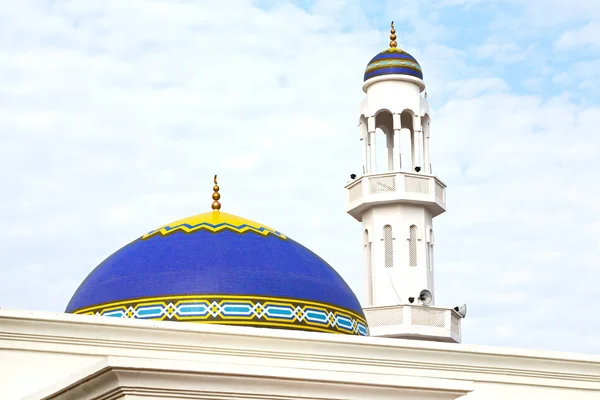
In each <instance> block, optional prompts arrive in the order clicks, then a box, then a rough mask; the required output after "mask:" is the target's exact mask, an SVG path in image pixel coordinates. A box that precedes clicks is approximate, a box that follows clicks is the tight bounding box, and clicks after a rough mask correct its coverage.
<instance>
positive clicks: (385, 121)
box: [375, 110, 394, 172]
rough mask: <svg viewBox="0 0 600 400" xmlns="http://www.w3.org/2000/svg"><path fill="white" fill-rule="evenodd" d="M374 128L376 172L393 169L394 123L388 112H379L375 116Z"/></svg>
mask: <svg viewBox="0 0 600 400" xmlns="http://www.w3.org/2000/svg"><path fill="white" fill-rule="evenodd" d="M375 127H376V133H375V137H376V141H377V149H376V154H377V155H376V157H377V162H376V163H375V164H376V171H377V172H385V171H392V170H393V169H394V154H393V151H394V123H393V118H392V113H391V112H390V111H389V110H381V111H379V112H378V113H377V114H376V115H375Z"/></svg>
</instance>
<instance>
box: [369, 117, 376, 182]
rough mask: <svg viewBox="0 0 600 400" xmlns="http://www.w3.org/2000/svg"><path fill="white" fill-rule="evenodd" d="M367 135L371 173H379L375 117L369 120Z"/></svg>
mask: <svg viewBox="0 0 600 400" xmlns="http://www.w3.org/2000/svg"><path fill="white" fill-rule="evenodd" d="M367 135H368V136H369V146H370V148H369V173H370V174H372V173H374V172H376V171H377V152H376V149H375V146H376V143H375V117H369V118H367Z"/></svg>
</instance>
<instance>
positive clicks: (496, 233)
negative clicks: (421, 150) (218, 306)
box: [0, 0, 600, 352]
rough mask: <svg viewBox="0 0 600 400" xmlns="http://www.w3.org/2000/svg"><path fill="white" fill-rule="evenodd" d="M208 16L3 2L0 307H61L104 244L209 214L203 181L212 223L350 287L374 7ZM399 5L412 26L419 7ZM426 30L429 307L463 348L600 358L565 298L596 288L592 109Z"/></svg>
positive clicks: (181, 9)
mask: <svg viewBox="0 0 600 400" xmlns="http://www.w3.org/2000/svg"><path fill="white" fill-rule="evenodd" d="M207 4H208V3H206V4H204V3H202V2H187V3H184V2H169V1H166V2H165V1H162V2H161V1H157V0H155V1H133V0H128V1H121V0H119V1H116V0H113V1H101V0H98V1H88V0H85V1H74V2H61V1H58V2H52V3H46V2H42V1H29V2H25V1H19V2H10V7H11V8H10V9H9V8H6V7H3V9H2V10H0V13H3V15H4V16H8V18H5V19H4V20H3V21H5V22H6V23H3V24H2V25H1V26H2V28H0V29H2V32H3V34H2V35H0V49H2V50H1V51H0V79H1V80H2V82H1V85H2V88H3V90H2V92H1V93H0V132H1V133H0V135H1V136H0V139H1V141H2V145H1V146H0V167H1V169H0V171H2V172H1V173H0V180H1V181H2V184H3V194H4V195H3V197H2V200H3V203H2V207H0V218H2V221H3V222H4V225H5V229H4V230H3V231H2V233H1V234H0V235H1V240H0V243H1V244H0V253H2V254H3V255H4V258H3V280H2V282H0V305H1V306H2V307H21V308H35V309H49V310H56V311H59V310H62V309H63V307H64V306H65V305H66V303H67V301H68V299H69V297H70V294H71V293H72V292H73V291H74V290H75V288H76V287H77V285H78V284H79V283H80V282H81V281H82V280H83V279H84V277H85V276H86V274H87V273H88V272H89V271H91V269H92V268H93V267H94V266H95V265H97V264H98V263H99V262H100V261H102V259H103V258H105V257H106V256H108V255H109V254H111V253H112V252H113V251H114V250H116V249H118V248H119V247H121V246H122V245H124V244H126V243H128V242H129V241H130V240H132V239H133V238H135V237H137V236H139V235H140V234H141V233H143V232H146V231H148V230H150V229H153V228H155V227H157V226H159V225H162V224H164V223H166V222H169V221H172V220H176V219H179V218H182V217H184V216H187V215H191V214H195V213H199V212H205V211H207V210H208V209H209V206H210V202H211V198H210V193H211V187H212V183H211V179H212V174H214V173H219V175H220V181H221V182H220V183H221V187H222V190H221V192H222V195H223V199H222V203H223V207H224V210H226V211H228V212H232V213H235V214H239V215H242V216H246V217H248V218H251V219H255V220H258V221H261V222H263V223H265V224H267V225H271V226H273V227H275V228H277V229H279V230H281V231H283V232H285V233H286V234H288V235H290V236H291V237H293V238H294V239H296V240H298V241H300V242H301V243H303V244H304V245H306V246H307V247H309V248H311V249H312V250H314V251H315V252H316V253H317V254H319V255H321V256H322V257H323V258H325V259H326V260H327V261H329V262H330V263H331V264H332V265H333V266H334V267H336V269H337V270H338V271H339V272H340V273H341V274H342V275H343V276H344V277H345V278H346V279H347V280H348V282H349V283H350V284H351V286H352V287H353V288H354V289H355V290H356V292H357V293H358V294H359V295H362V293H363V290H362V289H363V288H362V283H361V280H362V270H363V269H362V265H361V261H360V260H361V259H362V258H361V256H360V245H359V243H360V227H359V224H358V223H357V222H355V221H354V220H353V219H352V218H351V217H349V216H347V215H345V214H344V212H343V209H344V202H345V199H346V197H345V193H344V191H343V185H344V183H345V182H346V180H347V178H348V175H349V174H350V173H351V172H355V171H357V170H358V166H359V164H360V149H359V143H358V138H357V132H356V121H357V112H358V111H357V110H358V104H359V101H360V99H361V96H362V92H361V90H360V88H361V83H362V81H361V80H362V73H363V68H364V66H365V65H366V63H367V62H368V60H369V59H370V58H371V57H372V56H373V55H374V54H375V53H376V52H377V51H379V50H381V49H383V47H384V46H385V45H386V44H387V32H386V30H387V25H386V26H385V27H383V26H382V27H379V26H377V29H374V28H372V27H370V23H369V19H368V18H367V17H365V15H366V12H364V11H368V10H366V9H365V8H362V9H361V8H358V7H356V6H351V7H345V5H347V3H344V4H343V3H339V4H336V2H333V3H331V2H330V3H327V2H318V3H317V4H316V5H314V6H313V7H312V8H310V11H304V10H302V9H300V8H298V7H295V6H292V5H290V4H280V3H278V2H277V4H274V5H273V6H272V8H270V9H269V10H268V11H265V10H261V9H258V8H256V7H253V6H252V3H251V2H250V1H237V2H230V1H228V2H212V3H210V5H207ZM397 7H398V5H397V4H396V3H394V4H391V5H389V9H390V10H396V9H397ZM408 12H409V13H412V14H410V15H415V16H417V17H423V16H424V14H420V13H421V11H420V8H419V7H415V6H414V3H413V6H412V8H410V9H408ZM346 17H347V18H348V21H352V23H347V24H340V20H342V21H343V20H344V19H345V18H346ZM386 20H387V19H386ZM423 20H424V21H426V19H425V18H423ZM386 24H387V22H386ZM430 25H435V26H432V27H431V29H429V26H428V25H427V24H415V26H411V27H410V28H407V26H406V25H404V26H403V25H401V24H398V26H402V28H398V30H399V31H400V30H401V29H402V32H404V33H405V35H404V36H400V35H399V36H400V37H401V41H405V46H406V47H407V50H409V51H410V52H411V53H413V54H415V55H416V56H417V57H418V59H419V61H420V62H421V64H422V66H423V68H424V69H425V77H426V81H427V83H428V88H429V94H430V99H431V100H432V101H433V102H435V101H436V97H437V99H441V98H443V99H444V100H445V99H448V101H445V102H444V103H440V104H439V107H438V109H437V110H436V112H435V114H434V120H433V125H432V152H433V154H432V162H433V164H434V170H435V172H436V173H437V174H439V176H440V177H441V179H442V180H444V181H446V182H447V183H448V184H449V189H448V198H449V211H448V213H447V214H444V215H443V216H441V217H439V218H438V219H436V260H437V266H436V274H437V275H436V278H437V285H436V290H437V300H438V302H439V303H440V304H445V305H454V304H457V303H458V302H460V301H467V302H468V303H469V307H470V309H469V316H468V318H467V319H466V320H465V327H464V335H465V341H466V342H469V343H473V342H474V343H484V344H509V345H511V346H533V347H545V348H552V349H563V350H564V349H566V350H579V351H589V352H599V351H600V344H599V343H598V340H597V337H598V335H600V327H598V326H597V324H596V323H595V322H594V321H593V320H592V319H590V318H589V315H593V311H594V309H595V308H596V307H597V306H600V304H598V302H596V301H591V302H589V303H586V304H580V305H579V306H578V307H576V308H575V309H573V307H570V305H571V304H572V301H573V300H572V299H573V298H575V296H579V295H581V294H582V293H590V294H591V293H593V292H594V291H595V290H596V288H595V282H597V281H598V278H600V276H599V275H598V272H597V271H599V269H598V268H597V262H596V260H598V259H600V257H598V256H599V255H600V254H599V252H600V247H599V244H598V240H597V236H598V235H597V234H598V230H599V228H598V226H599V225H598V220H599V218H598V217H599V208H598V206H597V204H596V201H595V199H596V198H598V196H600V189H599V187H598V186H599V185H598V184H596V182H595V176H594V171H595V169H596V168H595V166H596V162H597V159H598V158H599V155H600V154H598V151H599V150H598V149H600V143H599V141H598V140H599V139H598V136H597V135H596V134H595V129H596V127H597V126H598V124H600V110H599V109H598V107H597V106H594V105H585V106H583V105H580V104H578V103H576V102H575V101H574V100H573V96H570V95H565V96H558V97H555V98H552V99H544V98H542V97H541V96H519V95H517V94H515V93H513V92H511V91H510V89H509V83H507V81H506V80H505V79H503V78H502V77H499V76H495V75H494V74H493V71H492V70H489V71H486V74H485V75H484V74H482V73H481V71H480V70H479V67H475V66H472V65H471V64H470V62H469V60H471V59H472V54H471V53H469V50H468V49H471V48H473V47H472V46H470V45H469V46H465V47H464V48H463V47H461V48H454V47H451V46H449V45H448V44H447V43H445V42H444V41H443V38H444V35H443V33H445V32H451V31H452V30H451V28H449V27H446V26H443V24H442V23H441V22H440V23H436V24H433V23H430ZM408 29H414V30H415V32H419V30H420V31H421V32H422V31H424V30H427V31H428V32H429V33H428V34H427V35H425V34H424V36H423V37H427V38H428V39H427V41H425V40H421V38H422V37H421V36H418V35H416V36H417V38H416V39H413V38H411V36H410V35H408V34H406V30H408ZM382 35H383V36H382ZM405 37H406V39H404V38H405ZM411 41H413V42H411ZM488 43H494V44H495V45H500V42H499V41H496V42H493V41H492V42H488ZM413 45H414V48H413V47H412V46H413ZM511 46H513V47H511ZM500 47H501V49H502V48H503V49H504V50H506V51H507V52H509V53H510V52H512V51H513V50H515V49H516V50H523V49H525V50H526V49H527V48H528V46H527V45H523V44H522V43H517V42H515V43H513V44H510V43H509V44H508V45H505V46H503V47H502V46H500ZM536 49H537V51H539V48H536ZM516 50H515V51H514V52H513V54H521V53H522V51H521V53H519V51H516ZM484 53H485V52H484ZM492 53H493V52H491V50H490V49H488V52H487V53H485V54H487V55H488V58H489V57H491V54H492ZM548 73H549V72H548V71H546V72H545V73H544V74H546V75H547V74H548ZM582 73H583V72H582ZM532 75H533V76H529V78H535V77H536V76H535V74H534V73H533V72H532ZM473 77H475V78H473ZM590 79H592V77H590ZM569 93H570V92H569ZM437 101H439V100H437ZM6 227H8V228H6ZM48 282H51V283H52V284H48ZM592 298H593V297H592ZM558 313H559V314H560V315H561V318H563V320H564V321H566V320H568V321H569V322H571V323H573V324H577V325H578V326H580V327H581V328H582V329H581V332H583V331H584V328H585V331H586V332H587V334H586V335H584V334H581V340H580V341H577V342H573V341H572V340H568V341H566V340H565V337H568V336H566V333H565V331H566V330H570V329H571V326H572V325H565V324H562V325H560V326H559V327H556V315H557V314H558Z"/></svg>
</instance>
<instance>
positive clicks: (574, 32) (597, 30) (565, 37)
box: [554, 23, 600, 50]
mask: <svg viewBox="0 0 600 400" xmlns="http://www.w3.org/2000/svg"><path fill="white" fill-rule="evenodd" d="M585 46H593V47H600V24H599V23H589V24H587V25H584V26H581V27H579V28H576V29H571V30H568V31H566V32H564V33H563V34H562V35H560V37H559V38H558V39H557V40H556V41H555V42H554V48H555V49H557V50H573V49H577V48H580V47H585Z"/></svg>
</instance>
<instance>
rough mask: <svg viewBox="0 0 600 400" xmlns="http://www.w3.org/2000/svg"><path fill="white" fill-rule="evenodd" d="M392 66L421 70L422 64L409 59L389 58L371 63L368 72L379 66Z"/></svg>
mask: <svg viewBox="0 0 600 400" xmlns="http://www.w3.org/2000/svg"><path fill="white" fill-rule="evenodd" d="M392 67H404V68H411V69H414V70H415V71H418V72H421V66H420V65H419V64H417V63H416V62H413V61H409V60H398V59H389V60H377V61H374V62H372V63H370V64H369V65H367V69H366V72H369V71H372V70H375V69H379V68H392Z"/></svg>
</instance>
